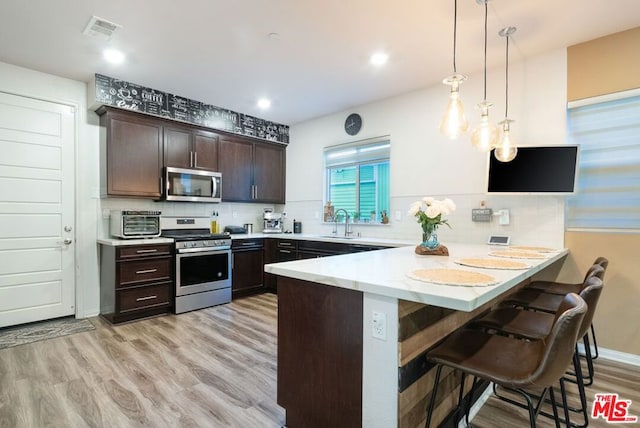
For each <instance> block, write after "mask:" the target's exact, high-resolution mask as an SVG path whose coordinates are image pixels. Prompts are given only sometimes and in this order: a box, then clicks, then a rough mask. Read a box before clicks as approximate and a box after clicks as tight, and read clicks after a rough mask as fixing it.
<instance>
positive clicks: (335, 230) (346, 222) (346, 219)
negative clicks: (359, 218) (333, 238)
mask: <svg viewBox="0 0 640 428" xmlns="http://www.w3.org/2000/svg"><path fill="white" fill-rule="evenodd" d="M340 211H342V212H344V236H345V237H346V236H349V235H350V234H351V233H352V232H351V231H350V230H349V213H348V212H347V210H345V209H344V208H340V209H339V210H336V211H335V212H334V213H333V232H331V233H333V234H334V235H338V213H339V212H340Z"/></svg>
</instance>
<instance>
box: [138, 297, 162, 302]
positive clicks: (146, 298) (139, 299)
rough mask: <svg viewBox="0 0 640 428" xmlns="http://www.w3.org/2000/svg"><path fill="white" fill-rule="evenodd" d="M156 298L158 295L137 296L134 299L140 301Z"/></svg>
mask: <svg viewBox="0 0 640 428" xmlns="http://www.w3.org/2000/svg"><path fill="white" fill-rule="evenodd" d="M157 298H158V296H155V295H154V296H147V297H138V298H137V299H136V302H142V301H144V300H151V299H157Z"/></svg>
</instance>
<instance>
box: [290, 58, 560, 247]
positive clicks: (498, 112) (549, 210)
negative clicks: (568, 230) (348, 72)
mask: <svg viewBox="0 0 640 428" xmlns="http://www.w3.org/2000/svg"><path fill="white" fill-rule="evenodd" d="M509 74H510V82H509V117H510V118H513V119H515V120H516V122H515V123H514V124H513V126H512V135H513V137H514V139H515V141H516V142H517V143H518V144H521V145H545V144H563V143H564V142H565V134H566V132H565V127H566V124H565V123H566V121H565V115H566V113H565V106H566V104H565V100H566V96H565V92H566V52H565V50H564V49H561V50H557V51H553V52H549V53H546V54H544V55H540V56H537V57H533V58H528V59H526V60H524V61H520V62H516V63H512V64H510V66H509ZM487 92H488V95H487V97H488V99H489V101H493V102H494V104H495V106H494V108H493V109H492V111H491V118H492V119H493V120H494V121H496V122H497V121H500V120H502V118H503V117H504V106H505V101H504V69H503V68H502V69H494V70H489V71H488V91H487ZM447 97H448V88H447V87H445V86H444V85H440V84H439V85H436V86H433V87H429V88H426V89H423V90H419V91H414V92H411V93H407V94H404V95H400V96H397V97H393V98H389V99H386V100H382V101H378V102H374V103H371V104H366V105H361V106H356V107H353V108H351V109H349V110H347V111H342V112H338V113H335V114H331V115H328V116H325V117H321V118H317V119H313V120H310V121H307V122H303V123H299V124H296V125H294V126H292V127H291V144H290V145H289V147H288V148H287V206H286V209H287V212H288V214H289V217H291V218H295V219H296V220H301V221H302V222H303V231H304V232H305V233H326V232H327V231H328V230H329V228H330V226H327V225H322V224H321V222H320V217H321V214H322V204H323V165H322V150H323V148H324V147H325V146H330V145H335V144H340V143H346V142H349V141H355V140H360V139H365V138H371V137H377V136H381V135H390V136H391V210H390V211H391V212H390V220H391V224H390V225H387V226H355V227H354V230H356V231H357V232H361V233H362V235H363V236H381V237H399V238H402V239H415V240H418V239H419V237H420V233H421V231H420V228H419V226H418V225H416V224H415V220H414V219H413V218H408V217H407V214H406V213H407V209H408V207H409V204H410V203H411V202H413V201H415V200H417V199H419V198H421V197H423V196H436V197H445V196H446V197H451V198H452V199H453V200H454V201H455V202H456V203H457V205H458V210H457V211H456V212H455V213H454V214H452V215H451V216H449V219H450V223H451V224H452V226H453V229H452V230H448V229H446V228H440V231H439V233H440V236H441V240H442V241H444V242H445V243H446V241H447V240H450V241H463V240H464V241H470V242H478V243H480V242H486V239H487V237H488V235H489V234H491V233H502V234H508V235H511V236H512V240H513V242H516V243H530V244H538V245H542V244H545V245H554V246H556V245H557V246H559V245H562V244H563V231H564V199H563V198H562V197H557V196H530V195H527V196H489V195H487V194H485V193H484V191H485V190H484V189H485V175H486V159H487V157H486V155H485V154H482V153H479V152H477V151H475V150H474V149H473V148H472V147H471V143H470V142H469V138H468V136H467V137H465V138H461V139H459V140H454V141H451V140H448V139H446V138H444V137H442V136H440V135H439V133H438V125H439V121H440V117H441V115H442V111H443V109H444V106H445V104H446V102H447ZM481 97H482V75H472V76H469V79H468V80H467V82H465V83H464V84H463V85H462V87H461V99H462V101H463V103H464V104H465V108H466V111H467V117H468V118H469V120H470V122H471V126H472V127H473V126H475V125H476V124H477V123H478V117H479V116H478V111H477V109H476V108H475V104H477V103H478V102H480V101H481ZM310 102H312V101H310ZM351 112H358V113H360V115H361V116H362V118H363V127H362V130H361V132H360V133H359V134H358V135H357V137H355V138H354V137H349V136H348V135H347V134H346V133H345V132H344V130H343V124H344V119H345V118H346V116H347V115H348V114H349V113H351ZM481 201H486V202H487V206H488V207H491V208H493V209H494V210H496V209H501V208H508V209H510V210H511V220H512V221H511V224H510V225H509V226H499V225H498V224H497V221H494V222H492V223H491V224H486V223H473V222H471V208H473V207H479V206H480V202H481ZM337 208H339V207H337ZM396 213H399V214H400V220H399V221H397V220H396Z"/></svg>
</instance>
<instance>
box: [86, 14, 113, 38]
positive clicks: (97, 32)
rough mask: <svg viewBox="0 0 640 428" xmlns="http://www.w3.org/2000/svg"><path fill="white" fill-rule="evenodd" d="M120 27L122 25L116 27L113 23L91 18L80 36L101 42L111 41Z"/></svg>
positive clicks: (95, 17) (94, 17)
mask: <svg viewBox="0 0 640 428" xmlns="http://www.w3.org/2000/svg"><path fill="white" fill-rule="evenodd" d="M121 27H122V25H118V24H116V23H115V22H111V21H107V20H106V19H103V18H99V17H97V16H92V17H91V19H90V20H89V23H88V24H87V26H86V27H85V29H84V31H83V32H82V34H84V35H87V36H92V37H98V38H100V39H102V40H111V37H112V36H113V33H115V32H116V30H117V29H118V28H121Z"/></svg>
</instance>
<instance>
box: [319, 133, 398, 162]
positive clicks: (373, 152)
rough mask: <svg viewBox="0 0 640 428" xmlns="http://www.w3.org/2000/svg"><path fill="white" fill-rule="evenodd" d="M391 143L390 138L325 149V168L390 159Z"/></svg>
mask: <svg viewBox="0 0 640 428" xmlns="http://www.w3.org/2000/svg"><path fill="white" fill-rule="evenodd" d="M390 151H391V142H390V140H389V138H388V137H383V138H376V139H372V140H364V141H358V142H355V143H349V144H341V145H339V146H331V147H327V148H325V149H324V165H325V167H332V166H340V165H354V164H358V163H364V162H375V161H380V160H385V159H389V153H390Z"/></svg>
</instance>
